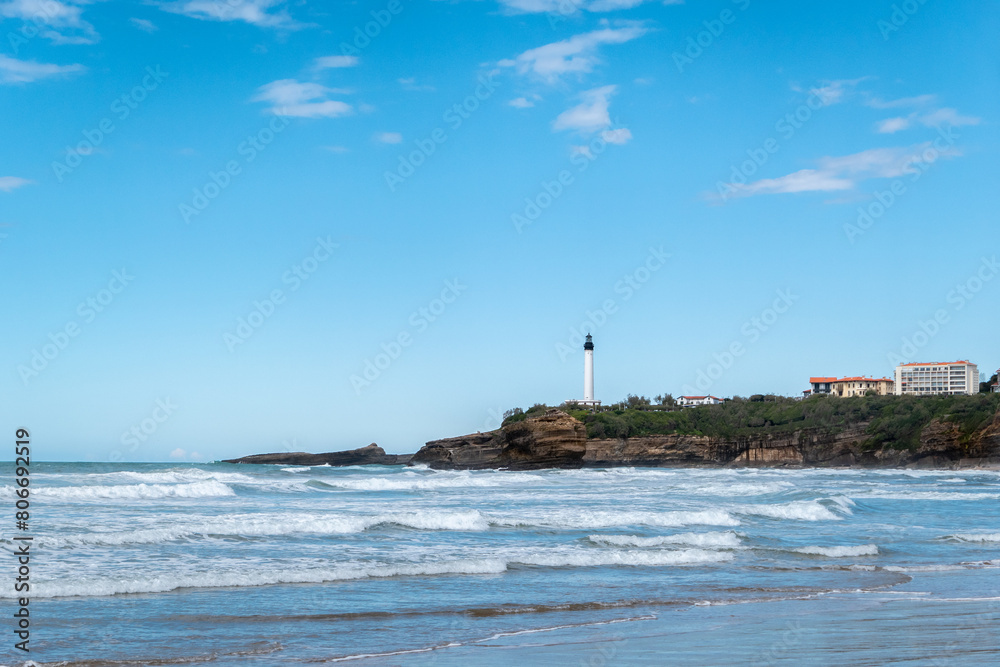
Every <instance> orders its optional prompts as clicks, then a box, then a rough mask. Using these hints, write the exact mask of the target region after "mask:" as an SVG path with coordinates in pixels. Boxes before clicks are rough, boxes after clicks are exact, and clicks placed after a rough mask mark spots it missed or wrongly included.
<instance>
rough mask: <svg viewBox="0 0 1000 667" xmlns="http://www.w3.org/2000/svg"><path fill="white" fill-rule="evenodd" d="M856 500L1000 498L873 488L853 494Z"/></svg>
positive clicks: (952, 492) (990, 495) (990, 494)
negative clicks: (863, 492) (901, 491)
mask: <svg viewBox="0 0 1000 667" xmlns="http://www.w3.org/2000/svg"><path fill="white" fill-rule="evenodd" d="M854 498H856V499H858V500H866V499H869V498H877V499H879V500H995V499H997V498H1000V493H962V492H960V491H907V492H905V493H900V492H898V491H880V490H874V491H869V492H868V493H865V494H862V495H858V494H854Z"/></svg>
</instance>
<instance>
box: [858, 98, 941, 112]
mask: <svg viewBox="0 0 1000 667" xmlns="http://www.w3.org/2000/svg"><path fill="white" fill-rule="evenodd" d="M935 99H937V96H936V95H917V96H916V97H902V98H900V99H898V100H889V101H888V102H885V101H883V100H880V99H879V98H877V97H873V98H872V99H870V100H868V101H867V102H866V103H865V104H867V105H868V106H870V107H872V108H873V109H898V108H900V107H919V106H924V105H925V104H930V103H931V102H933V101H934V100H935Z"/></svg>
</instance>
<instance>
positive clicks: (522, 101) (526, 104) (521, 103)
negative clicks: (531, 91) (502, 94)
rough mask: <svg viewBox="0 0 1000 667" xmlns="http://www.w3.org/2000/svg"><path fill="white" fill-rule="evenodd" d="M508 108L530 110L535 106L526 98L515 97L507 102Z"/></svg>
mask: <svg viewBox="0 0 1000 667" xmlns="http://www.w3.org/2000/svg"><path fill="white" fill-rule="evenodd" d="M507 104H508V105H509V106H512V107H514V108H515V109H530V108H531V107H533V106H535V103H534V102H532V101H531V100H529V99H528V98H527V97H515V98H514V99H512V100H511V101H510V102H507Z"/></svg>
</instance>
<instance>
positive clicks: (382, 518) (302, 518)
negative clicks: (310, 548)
mask: <svg viewBox="0 0 1000 667" xmlns="http://www.w3.org/2000/svg"><path fill="white" fill-rule="evenodd" d="M382 525H395V526H403V527H406V528H413V529H416V530H456V531H481V530H487V529H488V528H489V523H488V522H487V520H486V518H485V517H484V516H483V515H482V514H480V513H479V512H478V511H476V510H469V511H460V512H448V511H434V512H395V513H391V514H388V513H387V514H375V515H332V514H308V515H294V514H278V515H275V514H244V515H231V516H226V517H219V518H215V519H205V520H201V521H194V522H184V523H180V524H177V525H173V526H163V527H160V528H149V529H139V530H129V531H117V532H111V531H108V532H94V533H80V534H76V535H66V534H63V535H58V536H55V535H54V536H47V535H42V536H39V537H38V538H37V539H38V541H39V543H40V544H42V545H46V546H52V547H73V546H82V545H107V546H121V545H127V544H157V543H161V542H172V541H176V540H197V539H206V538H215V539H225V538H240V537H280V536H294V535H343V534H351V533H360V532H363V531H365V530H369V529H371V528H375V527H377V526H382Z"/></svg>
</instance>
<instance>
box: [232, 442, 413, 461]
mask: <svg viewBox="0 0 1000 667" xmlns="http://www.w3.org/2000/svg"><path fill="white" fill-rule="evenodd" d="M409 460H410V454H386V453H385V450H384V449H382V448H381V447H379V446H378V445H376V444H375V443H372V444H370V445H368V446H367V447H361V448H359V449H350V450H347V451H342V452H326V453H324V454H309V453H307V452H279V453H276V454H254V455H253V456H244V457H242V458H239V459H227V460H225V461H223V463H270V464H277V465H291V466H321V465H331V466H357V465H398V464H401V463H407V462H409Z"/></svg>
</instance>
